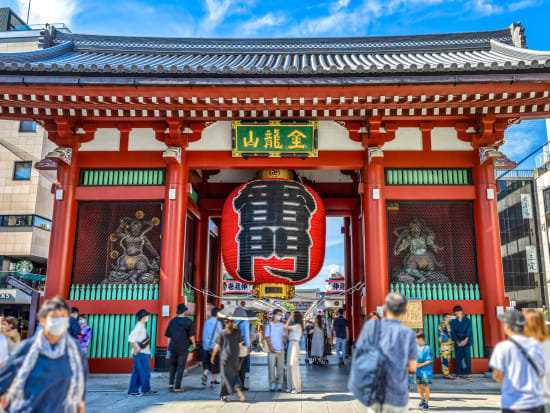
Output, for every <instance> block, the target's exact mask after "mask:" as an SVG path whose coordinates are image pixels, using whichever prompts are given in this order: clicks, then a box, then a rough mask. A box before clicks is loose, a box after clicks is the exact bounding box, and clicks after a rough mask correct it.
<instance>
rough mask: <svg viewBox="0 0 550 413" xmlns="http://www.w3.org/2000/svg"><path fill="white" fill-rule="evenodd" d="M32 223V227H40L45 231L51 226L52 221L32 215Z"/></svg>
mask: <svg viewBox="0 0 550 413" xmlns="http://www.w3.org/2000/svg"><path fill="white" fill-rule="evenodd" d="M32 225H33V227H37V228H42V229H45V230H46V231H49V230H51V228H52V221H50V220H49V219H46V218H42V217H39V216H37V215H34V216H33V221H32Z"/></svg>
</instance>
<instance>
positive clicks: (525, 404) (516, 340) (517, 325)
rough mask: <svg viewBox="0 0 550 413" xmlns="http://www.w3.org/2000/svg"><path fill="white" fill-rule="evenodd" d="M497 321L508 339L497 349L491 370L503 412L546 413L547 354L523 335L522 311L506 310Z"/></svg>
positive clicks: (491, 360)
mask: <svg viewBox="0 0 550 413" xmlns="http://www.w3.org/2000/svg"><path fill="white" fill-rule="evenodd" d="M498 319H499V320H500V321H502V322H503V328H504V333H505V334H506V336H507V337H508V339H507V340H505V341H502V342H500V343H498V344H497V345H496V346H495V349H494V350H493V354H492V355H491V358H490V360H489V367H491V368H492V369H493V379H495V381H497V382H498V383H500V384H501V392H502V399H501V405H502V411H503V412H504V413H514V412H518V413H519V412H522V413H544V404H545V400H544V391H543V387H542V380H541V379H542V377H543V376H544V375H545V374H546V363H545V361H544V351H543V350H542V347H541V345H540V344H539V343H538V342H537V341H536V340H535V339H533V338H529V337H525V335H524V334H523V333H524V328H525V317H524V316H523V314H522V313H521V312H520V311H517V310H511V311H506V312H505V313H503V314H500V315H499V316H498Z"/></svg>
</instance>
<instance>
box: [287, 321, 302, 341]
mask: <svg viewBox="0 0 550 413" xmlns="http://www.w3.org/2000/svg"><path fill="white" fill-rule="evenodd" d="M290 327H291V328H292V330H289V332H288V339H289V340H296V341H300V339H301V338H302V334H303V332H302V326H301V325H300V324H294V325H293V326H290Z"/></svg>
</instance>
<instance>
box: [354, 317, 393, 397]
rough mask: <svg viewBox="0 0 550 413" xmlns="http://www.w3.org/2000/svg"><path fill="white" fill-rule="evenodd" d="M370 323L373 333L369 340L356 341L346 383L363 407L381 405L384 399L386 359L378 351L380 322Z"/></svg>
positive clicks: (362, 338)
mask: <svg viewBox="0 0 550 413" xmlns="http://www.w3.org/2000/svg"><path fill="white" fill-rule="evenodd" d="M372 322H373V323H374V325H373V329H374V331H373V334H372V336H371V338H370V340H369V339H368V338H367V337H359V340H358V341H357V344H356V347H355V351H354V352H353V360H352V365H351V373H350V376H349V381H348V388H349V390H350V391H351V392H352V393H353V395H354V396H355V397H357V399H359V401H360V402H361V403H363V404H364V405H365V406H370V405H372V404H375V403H380V404H383V403H384V399H385V398H386V370H385V362H386V357H385V356H384V354H383V353H382V350H381V349H380V330H381V321H380V320H372ZM367 325H368V324H365V327H364V328H367Z"/></svg>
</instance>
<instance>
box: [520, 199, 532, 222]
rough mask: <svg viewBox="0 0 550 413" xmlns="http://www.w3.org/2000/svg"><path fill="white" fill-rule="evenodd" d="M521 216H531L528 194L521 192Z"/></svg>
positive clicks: (529, 217)
mask: <svg viewBox="0 0 550 413" xmlns="http://www.w3.org/2000/svg"><path fill="white" fill-rule="evenodd" d="M521 216H522V217H523V219H532V218H533V205H532V202H531V195H529V194H521Z"/></svg>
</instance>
